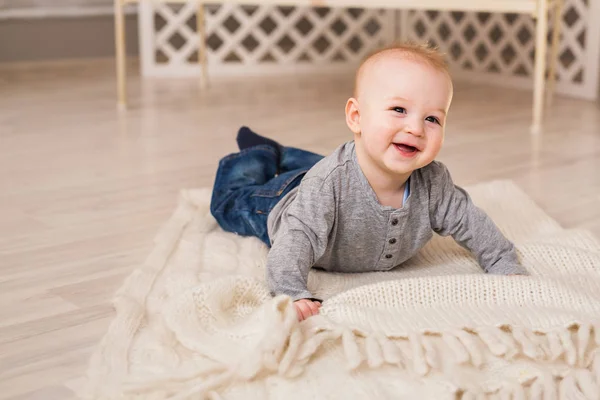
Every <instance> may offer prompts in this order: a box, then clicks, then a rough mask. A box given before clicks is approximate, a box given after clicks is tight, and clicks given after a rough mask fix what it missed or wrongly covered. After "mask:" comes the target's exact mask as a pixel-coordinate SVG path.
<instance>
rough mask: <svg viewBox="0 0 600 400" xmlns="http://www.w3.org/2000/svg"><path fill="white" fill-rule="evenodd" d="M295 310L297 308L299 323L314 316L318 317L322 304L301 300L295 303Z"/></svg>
mask: <svg viewBox="0 0 600 400" xmlns="http://www.w3.org/2000/svg"><path fill="white" fill-rule="evenodd" d="M294 308H296V313H297V314H298V321H303V320H305V319H306V318H308V317H310V316H312V315H317V314H318V313H319V308H321V303H320V302H318V301H312V300H310V299H300V300H296V301H295V302H294Z"/></svg>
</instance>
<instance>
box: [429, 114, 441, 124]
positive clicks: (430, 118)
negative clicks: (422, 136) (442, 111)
mask: <svg viewBox="0 0 600 400" xmlns="http://www.w3.org/2000/svg"><path fill="white" fill-rule="evenodd" d="M425 121H429V122H433V123H434V124H438V125H441V123H440V120H439V119H437V117H434V116H433V115H430V116H429V117H427V118H425Z"/></svg>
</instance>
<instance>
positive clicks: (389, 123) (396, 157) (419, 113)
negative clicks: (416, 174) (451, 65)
mask: <svg viewBox="0 0 600 400" xmlns="http://www.w3.org/2000/svg"><path fill="white" fill-rule="evenodd" d="M358 79H359V82H358V86H357V93H356V103H357V108H358V115H359V117H358V124H357V126H355V129H352V126H351V129H352V130H353V131H354V132H355V134H356V135H355V136H356V143H357V146H362V150H363V153H365V154H366V155H367V156H368V158H369V162H371V163H374V164H375V166H376V167H377V168H378V169H379V170H380V172H383V173H386V174H394V175H400V174H409V173H411V172H412V171H414V170H416V169H418V168H422V167H424V166H426V165H427V164H429V163H431V162H432V161H433V160H434V159H435V157H436V156H437V155H438V153H439V151H440V149H441V146H442V143H443V141H444V130H445V125H446V117H447V114H448V109H449V107H450V103H451V101H452V82H451V81H450V78H449V77H448V75H447V74H445V73H444V72H441V71H438V70H436V69H434V68H433V67H431V66H429V65H427V64H425V63H424V62H422V61H416V60H414V59H410V58H407V57H404V56H400V55H398V54H396V55H394V54H392V55H388V56H385V57H382V58H381V59H379V60H377V61H375V62H374V63H372V64H371V65H368V66H367V68H365V69H364V70H363V73H362V75H359V78H358ZM349 125H350V124H349Z"/></svg>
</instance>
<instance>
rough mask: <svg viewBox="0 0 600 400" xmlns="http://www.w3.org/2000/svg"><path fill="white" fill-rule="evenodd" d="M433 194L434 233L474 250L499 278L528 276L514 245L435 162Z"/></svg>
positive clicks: (487, 269) (484, 267)
mask: <svg viewBox="0 0 600 400" xmlns="http://www.w3.org/2000/svg"><path fill="white" fill-rule="evenodd" d="M432 168H435V169H436V171H435V172H436V173H435V176H434V177H433V179H432V187H431V195H430V217H431V226H432V228H433V230H434V231H435V232H436V233H438V234H440V235H442V236H446V235H451V236H452V237H453V238H454V240H456V241H457V242H458V243H459V244H460V245H461V246H463V247H465V248H466V249H468V250H470V251H471V252H472V253H473V254H474V255H475V257H476V258H477V261H478V263H479V265H480V266H481V267H482V268H483V269H484V271H485V272H487V273H490V274H496V275H526V274H527V271H526V270H525V269H524V268H523V267H522V266H521V265H520V263H519V260H518V258H517V254H516V251H515V247H514V245H513V244H512V243H511V242H510V241H509V240H508V239H506V238H505V237H504V235H502V233H501V232H500V230H499V229H498V227H497V226H496V225H495V224H494V222H493V221H492V220H491V219H490V217H488V215H487V214H486V213H485V212H483V211H482V210H481V209H479V208H478V207H476V206H475V205H474V204H473V202H472V201H471V198H470V197H469V195H468V194H467V192H465V191H464V190H463V189H462V188H460V187H458V186H455V185H454V183H453V182H452V178H451V177H450V173H449V172H448V170H447V169H446V167H445V166H444V165H443V164H441V163H437V162H436V163H435V164H434V165H432Z"/></svg>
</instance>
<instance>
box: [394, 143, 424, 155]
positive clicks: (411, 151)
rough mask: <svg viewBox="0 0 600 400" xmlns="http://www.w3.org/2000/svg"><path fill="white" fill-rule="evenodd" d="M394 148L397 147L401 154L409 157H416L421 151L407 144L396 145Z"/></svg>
mask: <svg viewBox="0 0 600 400" xmlns="http://www.w3.org/2000/svg"><path fill="white" fill-rule="evenodd" d="M394 147H396V149H397V150H398V151H400V153H402V154H404V155H407V156H411V155H415V154H417V152H418V151H419V149H417V148H416V147H413V146H409V145H407V144H399V143H394Z"/></svg>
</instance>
